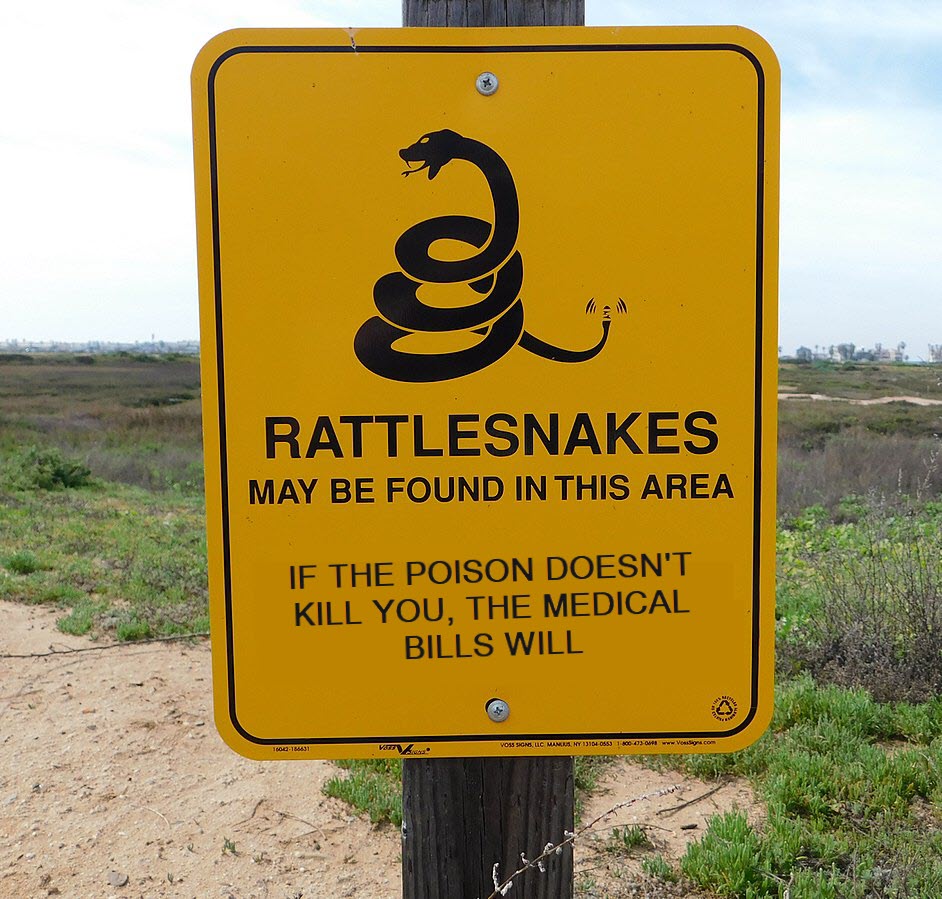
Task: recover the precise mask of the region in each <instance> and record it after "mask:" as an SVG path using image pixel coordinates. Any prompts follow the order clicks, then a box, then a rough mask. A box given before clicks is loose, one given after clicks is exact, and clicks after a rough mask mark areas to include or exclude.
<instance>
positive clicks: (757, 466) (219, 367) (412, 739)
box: [207, 43, 766, 749]
mask: <svg viewBox="0 0 942 899" xmlns="http://www.w3.org/2000/svg"><path fill="white" fill-rule="evenodd" d="M665 50H667V51H674V52H677V51H706V52H711V51H726V52H732V53H739V54H741V55H742V56H744V57H745V58H746V59H748V60H749V61H750V62H751V63H752V65H753V67H754V68H755V70H756V75H757V104H756V105H757V113H756V118H757V122H756V137H757V140H756V306H755V315H756V333H755V396H754V404H755V427H754V433H753V439H754V455H753V475H754V485H755V486H754V495H753V562H752V575H753V578H752V676H751V695H750V701H749V713H748V714H747V715H746V717H745V719H744V720H743V721H742V722H740V723H739V724H737V725H736V726H735V727H734V728H732V729H730V730H725V731H665V732H651V731H637V732H634V731H632V732H624V733H620V732H618V733H590V734H583V733H578V734H557V733H553V734H508V733H499V734H449V735H444V736H426V735H421V734H399V735H395V736H391V735H389V734H384V735H382V736H372V737H283V738H280V739H270V738H267V737H256V736H255V735H253V734H250V733H249V732H248V731H247V730H246V729H245V728H244V727H243V726H242V725H241V724H240V723H239V720H238V715H237V713H236V688H235V659H234V653H233V640H232V637H233V626H232V577H231V574H232V572H231V564H230V562H231V549H230V544H229V477H228V459H227V454H226V450H227V448H226V392H225V366H224V363H223V329H222V263H221V260H220V249H219V247H220V241H219V190H218V189H219V183H218V172H217V157H216V96H215V83H216V75H217V74H218V72H219V69H220V67H221V66H222V64H223V63H224V62H225V61H226V60H227V59H230V58H231V57H233V56H237V55H240V54H243V53H359V54H362V53H491V54H499V53H613V52H614V53H626V52H627V53H632V52H657V51H665ZM207 87H208V100H209V166H210V191H211V197H212V228H213V241H212V247H213V288H214V311H215V325H216V376H217V379H218V388H217V389H218V401H219V438H220V440H219V446H220V451H219V455H220V459H219V463H220V481H221V484H220V487H221V496H222V538H223V570H224V583H225V603H226V656H227V658H226V671H227V681H228V695H229V720H230V722H231V723H232V726H233V727H234V728H235V730H236V731H237V732H238V733H239V734H240V735H241V736H242V737H244V738H245V739H246V740H248V741H249V742H251V743H255V744H257V745H260V746H279V745H282V746H283V745H312V746H315V745H335V744H369V743H462V742H464V743H487V742H501V743H506V742H510V741H515V740H633V739H665V740H666V739H708V738H717V737H731V736H734V735H735V734H738V733H739V732H740V731H742V730H744V729H745V728H746V727H748V726H749V724H750V723H752V720H753V719H754V718H755V716H756V712H757V711H758V702H759V636H760V619H759V611H760V602H759V600H760V563H761V552H760V536H761V524H762V522H761V505H762V503H761V498H762V332H763V324H764V322H763V302H762V301H763V290H762V284H763V275H764V268H763V266H764V254H763V244H764V238H765V229H764V214H765V100H766V96H765V90H766V85H765V71H764V70H763V68H762V64H761V63H760V62H759V60H758V58H757V57H756V56H755V54H754V53H752V51H750V50H748V49H747V48H745V47H742V46H740V45H739V44H732V43H703V44H696V43H678V44H670V43H667V44H536V45H530V46H527V45H514V46H356V47H353V46H342V45H335V46H276V45H273V46H251V45H250V46H243V47H233V48H231V49H229V50H227V51H226V52H225V53H222V54H221V55H220V56H219V57H218V58H217V59H216V61H215V62H214V63H213V65H212V67H211V68H210V70H209V78H208V85H207ZM570 748H573V749H577V748H578V747H570Z"/></svg>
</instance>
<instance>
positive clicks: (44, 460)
mask: <svg viewBox="0 0 942 899" xmlns="http://www.w3.org/2000/svg"><path fill="white" fill-rule="evenodd" d="M0 480H2V481H3V482H4V486H6V487H7V488H8V489H20V490H36V489H39V490H61V489H65V488H71V487H85V486H87V485H88V484H90V483H91V470H90V469H89V468H88V466H87V465H85V464H84V463H82V462H80V461H78V460H77V459H70V458H68V457H66V456H64V455H63V454H62V452H61V451H60V450H58V449H56V448H55V447H51V446H47V447H40V446H31V447H27V448H26V449H21V450H19V451H16V452H14V453H13V454H12V455H11V456H10V457H9V458H8V459H7V460H5V464H4V465H3V470H2V474H0Z"/></svg>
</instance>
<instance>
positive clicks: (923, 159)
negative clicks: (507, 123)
mask: <svg viewBox="0 0 942 899" xmlns="http://www.w3.org/2000/svg"><path fill="white" fill-rule="evenodd" d="M707 6H708V8H706V7H707ZM400 15H401V6H400V3H399V0H264V2H262V0H226V2H223V0H192V2H189V3H180V2H171V3H166V4H142V3H139V2H134V0H95V2H94V3H92V4H84V5H82V4H78V5H77V4H73V3H71V2H66V0H46V2H43V3H40V4H9V3H8V4H4V5H3V6H2V8H0V30H2V33H3V34H4V36H5V37H6V39H7V40H6V43H5V50H4V53H3V55H2V56H0V75H2V76H3V78H4V83H5V84H7V85H10V86H15V89H11V90H8V91H7V92H6V93H5V96H4V115H3V116H2V117H0V167H2V171H4V173H5V178H4V191H3V207H4V211H3V215H2V216H0V246H2V247H3V264H2V265H0V312H2V315H0V339H4V338H6V339H14V338H15V339H20V340H73V341H81V340H91V339H104V340H121V341H131V342H133V341H136V340H137V341H141V340H147V339H148V338H149V337H150V335H154V336H155V338H156V339H157V340H164V341H174V340H193V339H196V338H197V337H198V336H199V330H198V307H197V279H196V263H195V259H196V247H195V226H194V211H193V210H194V199H193V176H192V166H193V163H192V152H191V129H190V97H189V93H190V87H189V72H190V67H191V65H192V62H193V59H194V58H195V56H196V53H197V52H198V50H199V49H200V47H201V46H202V45H203V44H204V43H205V42H206V41H207V40H208V39H209V38H211V37H212V36H213V35H214V34H216V33H218V32H220V31H223V30H226V29H229V28H233V27H247V26H254V27H264V26H273V25H277V26H296V27H340V26H355V27H373V26H376V27H397V26H398V25H399V22H400ZM586 21H587V24H588V25H653V24H663V25H671V24H740V25H744V26H746V27H749V28H752V29H753V30H755V31H757V32H758V33H760V34H761V35H762V36H763V37H765V38H766V39H767V40H768V41H769V43H770V44H771V45H772V47H773V49H774V50H775V51H776V53H777V54H778V57H779V59H780V62H781V65H782V85H783V97H782V179H781V277H780V284H781V289H780V330H779V336H778V341H777V342H778V344H779V345H781V346H782V347H783V348H791V349H792V351H794V349H796V348H797V347H799V346H801V345H802V344H805V345H812V344H809V343H808V341H809V338H808V335H809V334H814V335H816V337H814V338H813V340H814V341H818V343H819V345H830V344H837V343H839V342H842V341H846V340H847V339H848V337H847V335H848V334H849V333H853V334H854V335H855V337H856V339H857V340H858V341H859V342H860V344H861V345H866V346H871V347H872V346H873V345H874V344H876V343H878V342H880V343H883V344H884V346H895V345H896V344H897V343H898V342H899V341H904V342H905V343H906V344H907V352H909V354H910V355H912V356H914V357H917V356H920V355H922V354H925V353H926V352H927V347H928V344H930V343H942V315H940V310H939V307H940V300H942V274H940V272H942V264H940V263H942V250H940V246H942V241H940V239H939V238H940V236H942V178H940V177H939V172H940V171H942V0H922V2H916V0H887V2H884V3H880V4H874V3H870V2H864V0H817V2H811V0H796V2H794V3H788V4H781V3H778V2H774V0H752V2H745V0H716V2H713V3H710V4H702V3H698V2H693V0H677V2H671V3H663V2H654V0H639V2H633V0H598V2H594V0H587V2H586ZM38 47H41V48H42V64H41V65H40V64H37V56H36V54H37V48H38ZM327 125H328V126H329V123H327ZM574 162H575V163H576V164H578V163H579V161H578V160H576V161H574ZM332 176H333V175H331V174H330V173H325V177H332ZM645 339H647V338H645Z"/></svg>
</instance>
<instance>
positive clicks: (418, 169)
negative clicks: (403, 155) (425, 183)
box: [402, 159, 428, 175]
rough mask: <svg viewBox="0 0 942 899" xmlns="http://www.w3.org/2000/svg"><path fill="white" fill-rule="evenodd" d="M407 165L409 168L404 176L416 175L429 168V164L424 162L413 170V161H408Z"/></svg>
mask: <svg viewBox="0 0 942 899" xmlns="http://www.w3.org/2000/svg"><path fill="white" fill-rule="evenodd" d="M406 165H407V166H409V168H407V169H406V170H405V171H404V172H403V173H402V174H403V175H414V174H415V173H416V172H421V171H422V169H425V168H428V162H424V163H423V164H422V165H420V166H419V167H418V168H417V169H414V168H412V161H411V160H409V159H407V160H406Z"/></svg>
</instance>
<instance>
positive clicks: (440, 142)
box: [399, 128, 464, 181]
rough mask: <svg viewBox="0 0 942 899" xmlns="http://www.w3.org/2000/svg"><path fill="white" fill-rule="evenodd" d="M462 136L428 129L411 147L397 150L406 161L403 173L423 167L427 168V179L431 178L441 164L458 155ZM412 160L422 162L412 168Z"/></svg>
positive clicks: (440, 167) (410, 173) (438, 170)
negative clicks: (406, 166) (415, 167)
mask: <svg viewBox="0 0 942 899" xmlns="http://www.w3.org/2000/svg"><path fill="white" fill-rule="evenodd" d="M463 140H464V138H463V137H462V136H461V135H460V134H458V133H457V132H455V131H449V130H448V129H447V128H446V129H445V130H444V131H430V132H429V133H428V134H423V135H422V136H421V137H420V138H419V139H418V140H417V141H416V142H415V143H414V144H413V145H412V146H411V147H406V148H405V149H404V150H400V151H399V155H400V156H401V157H402V159H403V160H405V162H406V163H408V165H409V168H407V169H406V170H405V171H404V172H403V173H402V174H403V175H414V174H415V173H416V172H421V171H422V170H423V169H428V179H429V181H431V180H432V178H434V177H435V176H436V175H437V174H438V173H439V172H440V171H441V169H442V166H444V165H446V164H447V163H449V162H451V160H452V159H454V158H455V157H456V156H457V155H459V149H460V142H461V141H463ZM413 162H420V163H422V164H421V165H420V166H419V167H418V168H417V169H414V168H412V163H413Z"/></svg>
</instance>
